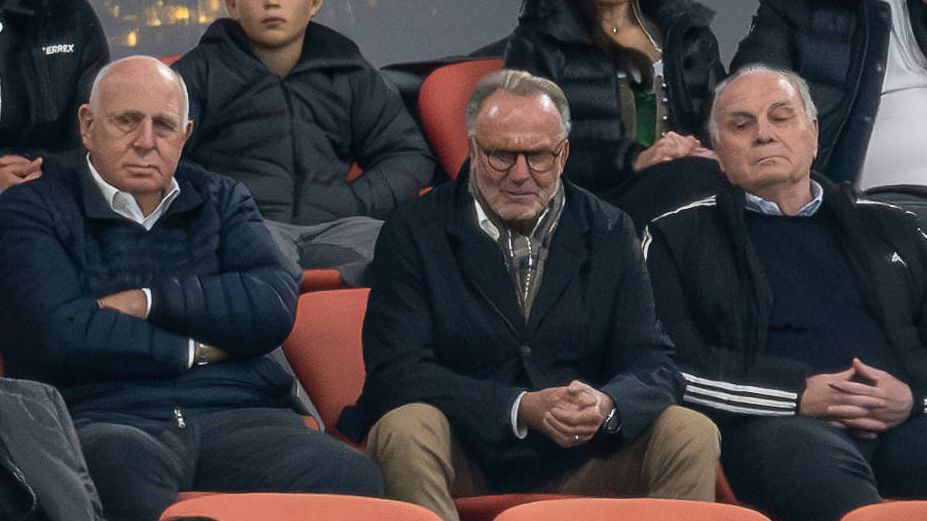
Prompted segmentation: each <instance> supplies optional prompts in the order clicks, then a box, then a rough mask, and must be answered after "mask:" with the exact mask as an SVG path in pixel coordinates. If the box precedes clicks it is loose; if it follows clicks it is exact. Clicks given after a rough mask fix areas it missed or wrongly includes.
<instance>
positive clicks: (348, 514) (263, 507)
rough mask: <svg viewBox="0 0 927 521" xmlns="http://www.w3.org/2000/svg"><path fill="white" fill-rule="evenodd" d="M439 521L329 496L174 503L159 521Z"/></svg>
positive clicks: (409, 508) (406, 509) (402, 506)
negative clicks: (205, 519)
mask: <svg viewBox="0 0 927 521" xmlns="http://www.w3.org/2000/svg"><path fill="white" fill-rule="evenodd" d="M188 518H207V519H211V520H215V521H256V520H267V521H304V520H306V519H324V520H325V521H358V520H364V521H440V518H438V516H437V515H436V514H434V513H433V512H431V511H430V510H427V509H425V508H422V507H420V506H418V505H413V504H410V503H403V502H401V501H390V500H388V499H373V498H367V497H357V496H340V495H332V494H213V495H209V496H200V497H196V498H193V499H188V500H185V501H181V502H179V503H174V504H173V505H171V506H170V507H168V508H167V510H165V511H164V513H163V514H161V521H174V520H180V519H188Z"/></svg>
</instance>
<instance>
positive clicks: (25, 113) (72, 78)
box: [0, 0, 109, 164]
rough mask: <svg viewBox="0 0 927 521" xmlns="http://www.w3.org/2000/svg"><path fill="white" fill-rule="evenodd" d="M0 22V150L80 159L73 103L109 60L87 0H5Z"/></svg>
mask: <svg viewBox="0 0 927 521" xmlns="http://www.w3.org/2000/svg"><path fill="white" fill-rule="evenodd" d="M0 23H2V24H3V32H2V35H3V38H4V40H5V41H4V42H2V43H0V50H2V52H0V155H6V154H16V155H22V156H27V157H30V158H33V157H39V156H42V157H48V156H49V155H54V156H56V157H61V158H63V159H66V160H67V161H72V162H73V161H76V160H79V158H80V157H81V156H82V155H83V154H82V152H81V150H82V149H81V144H80V136H79V132H78V125H77V108H78V107H79V106H80V104H81V103H85V102H86V101H87V99H88V98H89V97H90V87H91V86H92V85H93V79H94V77H96V74H97V72H98V71H99V70H100V68H101V67H103V65H105V64H106V63H107V62H109V48H108V47H107V45H106V37H105V36H104V35H103V29H102V27H100V21H99V20H98V19H97V16H96V14H95V13H94V12H93V8H92V7H90V4H88V3H87V1H86V0H69V1H65V0H17V1H13V0H8V1H7V2H6V3H4V4H3V7H0ZM71 164H73V163H71Z"/></svg>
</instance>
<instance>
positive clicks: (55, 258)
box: [0, 165, 297, 427]
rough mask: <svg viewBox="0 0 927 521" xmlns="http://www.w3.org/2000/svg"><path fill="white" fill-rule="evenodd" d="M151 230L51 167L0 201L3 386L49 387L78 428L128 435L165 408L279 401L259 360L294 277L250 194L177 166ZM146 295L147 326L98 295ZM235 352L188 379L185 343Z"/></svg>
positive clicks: (270, 343) (287, 313)
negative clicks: (110, 424)
mask: <svg viewBox="0 0 927 521" xmlns="http://www.w3.org/2000/svg"><path fill="white" fill-rule="evenodd" d="M176 179H177V182H178V183H179V185H180V189H181V192H180V195H179V197H178V198H177V199H176V200H175V201H174V203H173V204H172V206H171V207H170V208H169V210H168V211H167V212H166V214H165V215H163V216H162V217H161V219H160V220H159V221H158V222H157V224H156V225H155V226H154V228H152V230H151V231H149V232H146V231H145V230H144V229H143V228H142V227H141V226H139V225H136V224H135V223H132V222H130V221H128V220H126V219H124V218H122V217H119V216H118V215H116V214H115V213H113V212H112V210H111V209H110V208H109V206H108V205H107V203H106V201H105V200H104V198H103V196H102V194H101V193H100V191H99V189H98V188H97V187H96V186H95V185H94V184H93V182H92V180H91V179H90V176H89V173H88V172H86V171H81V172H75V171H50V172H46V173H45V175H43V177H42V178H41V179H39V180H37V181H34V182H31V183H26V184H24V185H22V186H18V187H15V188H12V189H10V190H8V191H6V192H4V193H3V194H2V196H0V251H2V252H3V255H2V256H0V295H3V298H2V299H0V331H2V332H3V333H2V335H0V350H2V353H3V357H4V362H5V365H6V372H7V374H8V375H9V376H15V377H20V378H29V379H35V380H40V381H44V382H47V383H50V384H53V385H56V386H58V387H59V388H60V389H61V391H62V394H63V395H64V397H65V401H66V402H67V403H68V406H69V407H70V408H71V412H72V414H73V416H74V417H75V420H80V419H81V418H88V419H92V420H103V421H116V422H120V423H128V424H134V425H138V426H143V427H144V426H145V425H150V422H160V421H163V420H166V419H170V418H172V417H173V415H174V409H175V408H178V407H179V408H181V409H182V410H186V409H190V410H191V414H195V412H196V411H201V410H216V409H225V408H237V407H247V406H269V405H275V404H280V403H283V402H284V401H285V400H286V398H287V396H288V391H289V387H290V385H291V383H292V382H291V380H290V378H289V377H288V376H287V375H286V374H285V373H284V372H283V371H282V370H281V369H280V368H279V367H278V366H277V365H276V364H275V363H274V362H272V361H271V360H269V359H268V358H266V357H264V356H263V355H264V354H266V353H268V352H269V351H271V350H272V349H274V348H275V347H276V346H277V345H279V344H280V342H281V341H282V340H283V339H284V338H285V337H286V335H287V334H288V333H289V331H290V328H291V326H292V323H293V317H294V313H295V307H296V299H297V281H296V280H295V279H294V278H293V277H292V276H291V275H289V274H287V271H286V270H285V268H284V266H283V265H282V264H281V263H280V262H279V261H278V259H277V256H276V255H275V253H274V251H275V250H274V246H273V244H272V241H271V239H270V236H269V234H268V233H267V231H266V229H265V228H264V225H263V223H262V222H261V218H260V214H259V213H258V210H257V208H256V207H255V205H254V202H253V200H252V199H251V196H250V195H249V193H248V191H247V190H246V189H245V188H244V187H243V186H242V185H240V184H238V183H235V182H233V181H230V180H227V179H224V178H221V177H219V176H215V175H212V174H209V173H207V172H205V171H203V170H200V169H198V168H194V167H192V166H188V165H181V166H180V167H179V168H178V172H177V174H176ZM142 287H147V288H151V291H152V308H151V312H150V315H149V317H148V318H147V320H141V319H137V318H134V317H131V316H128V315H125V314H122V313H118V312H115V311H112V310H106V309H98V307H97V305H96V299H98V298H100V297H102V296H104V295H108V294H111V293H114V292H118V291H122V290H127V289H138V288H142ZM190 338H194V339H196V340H199V341H202V342H205V343H208V344H213V345H216V346H218V347H220V348H222V349H224V350H227V351H229V352H230V353H232V354H233V358H232V359H231V360H230V361H228V362H223V363H219V364H215V365H211V366H206V367H196V368H193V369H189V368H188V366H187V364H188V356H189V347H188V346H189V339H190Z"/></svg>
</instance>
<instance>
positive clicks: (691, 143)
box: [632, 132, 717, 172]
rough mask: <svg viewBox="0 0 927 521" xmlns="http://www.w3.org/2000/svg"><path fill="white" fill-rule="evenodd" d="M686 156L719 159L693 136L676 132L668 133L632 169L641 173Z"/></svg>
mask: <svg viewBox="0 0 927 521" xmlns="http://www.w3.org/2000/svg"><path fill="white" fill-rule="evenodd" d="M686 156H699V157H705V158H708V159H715V160H716V159H717V157H716V156H715V154H714V152H712V151H711V150H708V149H706V148H704V147H703V146H702V144H701V143H700V142H699V140H698V139H696V138H694V137H693V136H684V135H682V134H677V133H675V132H667V133H666V135H665V136H663V137H661V138H660V139H658V140H657V141H656V142H655V143H654V144H652V145H650V147H648V148H647V149H646V150H644V151H642V152H641V153H640V154H638V155H637V158H635V159H634V163H633V165H632V168H633V169H634V171H635V172H640V171H641V170H643V169H645V168H649V167H651V166H653V165H656V164H658V163H663V162H664V161H672V160H673V159H679V158H680V157H686Z"/></svg>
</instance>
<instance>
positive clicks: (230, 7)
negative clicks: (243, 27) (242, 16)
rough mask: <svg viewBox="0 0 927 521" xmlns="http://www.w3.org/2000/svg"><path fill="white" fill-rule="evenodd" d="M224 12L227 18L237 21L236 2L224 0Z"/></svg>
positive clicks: (234, 0) (235, 0) (236, 0)
mask: <svg viewBox="0 0 927 521" xmlns="http://www.w3.org/2000/svg"><path fill="white" fill-rule="evenodd" d="M225 12H226V13H228V15H229V18H231V19H232V20H235V21H236V22H237V21H238V18H239V16H238V0H225Z"/></svg>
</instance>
